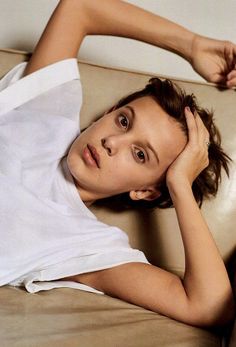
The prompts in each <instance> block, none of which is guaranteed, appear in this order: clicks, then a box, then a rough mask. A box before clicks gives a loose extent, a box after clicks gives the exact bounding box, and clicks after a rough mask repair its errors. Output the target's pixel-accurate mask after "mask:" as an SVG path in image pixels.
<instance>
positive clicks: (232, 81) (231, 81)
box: [226, 70, 236, 88]
mask: <svg viewBox="0 0 236 347" xmlns="http://www.w3.org/2000/svg"><path fill="white" fill-rule="evenodd" d="M226 84H227V87H229V88H232V87H235V86H236V70H232V71H231V72H230V73H229V74H228V75H227V81H226Z"/></svg>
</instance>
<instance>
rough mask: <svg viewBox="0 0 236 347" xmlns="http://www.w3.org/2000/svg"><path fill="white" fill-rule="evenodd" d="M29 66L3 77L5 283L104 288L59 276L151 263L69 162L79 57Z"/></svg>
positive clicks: (0, 264) (0, 160)
mask: <svg viewBox="0 0 236 347" xmlns="http://www.w3.org/2000/svg"><path fill="white" fill-rule="evenodd" d="M26 65H27V63H26V62H23V63H20V64H18V65H17V66H15V67H14V68H13V69H12V70H11V71H9V72H8V73H7V74H6V75H5V76H4V78H3V79H2V80H1V81H0V218H1V227H0V228H1V229H0V230H1V231H0V233H1V235H0V285H5V284H10V285H15V286H25V287H26V289H27V290H28V291H29V292H38V291H40V290H48V289H52V288H55V287H71V288H78V289H83V290H87V291H93V292H97V293H101V292H99V291H97V290H95V289H93V288H90V287H88V286H85V285H83V284H81V283H75V282H72V281H57V280H59V279H60V278H63V277H68V276H72V275H76V274H80V273H86V272H92V271H96V270H102V269H106V268H110V267H113V266H117V265H120V264H124V263H129V262H144V263H148V261H147V259H146V257H145V256H144V254H143V253H142V252H141V251H139V250H136V249H132V248H131V247H130V245H129V241H128V238H127V235H126V234H125V233H124V232H123V231H122V230H120V229H119V228H116V227H112V226H108V225H106V224H104V223H102V222H100V221H98V220H97V218H96V216H95V215H94V214H93V213H92V212H91V211H90V210H89V209H88V208H87V207H86V206H85V205H84V203H83V201H82V200H81V198H80V196H79V194H78V191H77V189H76V187H75V185H74V183H73V179H72V176H71V174H70V172H69V169H68V167H67V162H66V157H65V155H66V154H67V152H68V149H69V148H70V145H71V144H72V142H73V140H74V139H75V138H76V137H77V136H78V135H79V131H80V130H79V113H80V109H81V105H82V89H81V83H80V76H79V70H78V64H77V60H76V59H75V58H71V59H65V60H62V61H60V62H57V63H54V64H51V65H49V66H47V67H44V68H42V69H40V70H38V71H35V72H34V73H32V74H30V75H27V76H25V77H23V78H22V75H23V72H24V70H25V67H26Z"/></svg>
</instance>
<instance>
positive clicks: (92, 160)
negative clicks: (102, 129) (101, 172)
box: [83, 144, 100, 168]
mask: <svg viewBox="0 0 236 347" xmlns="http://www.w3.org/2000/svg"><path fill="white" fill-rule="evenodd" d="M83 159H84V160H85V162H86V164H88V165H89V166H92V167H97V168H100V166H99V162H100V157H99V155H98V153H97V151H96V148H95V147H93V146H92V145H89V144H88V145H87V146H86V147H85V148H84V150H83Z"/></svg>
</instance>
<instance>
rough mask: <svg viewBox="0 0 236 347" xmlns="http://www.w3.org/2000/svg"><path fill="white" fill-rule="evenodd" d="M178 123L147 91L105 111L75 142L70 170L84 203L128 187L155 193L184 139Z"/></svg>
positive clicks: (143, 195)
mask: <svg viewBox="0 0 236 347" xmlns="http://www.w3.org/2000/svg"><path fill="white" fill-rule="evenodd" d="M186 141H187V139H186V136H185V135H184V133H183V131H182V130H181V128H180V125H179V124H178V123H177V122H176V121H175V120H174V119H173V118H171V117H170V116H169V115H168V114H167V113H166V112H165V111H164V110H163V109H162V108H161V107H160V106H159V105H158V104H157V102H156V101H155V100H154V99H152V98H151V97H149V96H145V97H141V98H139V99H136V100H134V101H132V102H130V103H129V104H127V105H126V106H123V107H121V108H119V109H117V110H114V111H112V112H110V113H107V114H105V115H104V116H103V117H102V118H100V119H99V120H98V121H96V122H94V123H93V124H92V125H91V126H89V127H88V128H87V129H86V130H85V131H84V132H83V133H82V134H81V135H80V136H79V137H78V138H77V139H76V140H75V141H74V143H73V144H72V146H71V148H70V151H69V153H68V157H67V163H68V167H69V170H70V172H71V174H72V176H73V178H74V181H75V184H76V187H77V189H78V191H79V193H80V196H81V198H82V200H83V201H84V202H85V203H88V204H89V203H92V202H93V201H95V200H97V199H101V198H105V197H109V196H112V195H116V194H120V193H124V192H130V197H131V198H132V199H147V200H150V199H154V198H157V197H158V196H159V191H158V189H157V185H158V182H160V181H161V180H162V179H163V178H164V177H165V174H166V172H167V169H168V167H169V166H170V164H171V163H172V162H173V161H174V160H175V159H176V157H177V156H178V155H179V153H180V152H181V151H182V150H183V148H184V147H185V145H186Z"/></svg>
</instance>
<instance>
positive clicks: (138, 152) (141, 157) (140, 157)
mask: <svg viewBox="0 0 236 347" xmlns="http://www.w3.org/2000/svg"><path fill="white" fill-rule="evenodd" d="M135 154H136V157H137V158H138V160H139V161H140V162H141V163H144V162H145V154H144V152H143V151H141V150H140V149H136V150H135Z"/></svg>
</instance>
